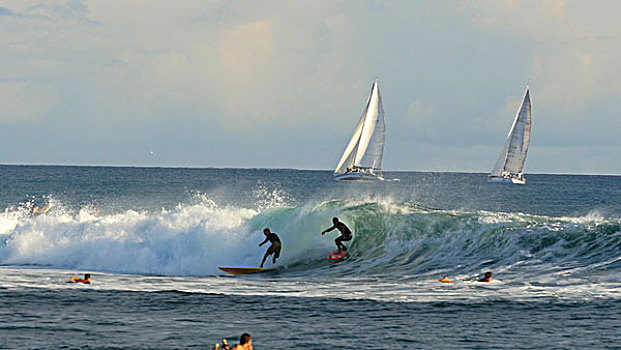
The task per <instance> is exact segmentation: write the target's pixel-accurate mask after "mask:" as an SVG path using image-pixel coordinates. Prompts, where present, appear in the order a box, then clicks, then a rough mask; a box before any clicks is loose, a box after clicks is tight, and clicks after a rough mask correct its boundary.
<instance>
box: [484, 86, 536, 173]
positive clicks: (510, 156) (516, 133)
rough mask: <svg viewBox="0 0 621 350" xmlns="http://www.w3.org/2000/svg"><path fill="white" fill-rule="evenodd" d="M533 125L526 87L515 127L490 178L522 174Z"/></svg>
mask: <svg viewBox="0 0 621 350" xmlns="http://www.w3.org/2000/svg"><path fill="white" fill-rule="evenodd" d="M531 125H532V112H531V104H530V91H529V89H528V87H526V93H525V94H524V99H523V100H522V105H521V106H520V108H519V109H518V112H517V115H516V116H515V119H514V120H513V125H511V129H510V130H509V134H508V135H507V140H506V141H505V146H504V148H503V150H502V152H501V153H500V157H498V160H497V161H496V164H495V165H494V168H493V169H492V172H491V174H490V176H502V175H505V174H522V173H523V172H524V162H526V153H527V152H528V145H529V143H530V131H531Z"/></svg>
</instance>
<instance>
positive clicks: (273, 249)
mask: <svg viewBox="0 0 621 350" xmlns="http://www.w3.org/2000/svg"><path fill="white" fill-rule="evenodd" d="M263 234H264V235H265V241H263V242H261V243H259V247H260V246H262V245H264V244H265V243H267V242H271V243H272V245H270V247H269V248H267V251H266V252H265V255H264V256H263V260H262V261H261V267H263V265H264V264H265V260H267V257H268V256H270V255H272V254H274V258H273V259H272V264H275V263H276V259H278V258H279V257H280V250H281V249H282V243H280V238H278V235H277V234H275V233H274V232H271V231H270V229H269V228H266V229H264V230H263Z"/></svg>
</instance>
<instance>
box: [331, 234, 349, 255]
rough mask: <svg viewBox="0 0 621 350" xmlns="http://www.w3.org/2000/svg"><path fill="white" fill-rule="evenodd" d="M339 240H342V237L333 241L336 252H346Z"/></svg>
mask: <svg viewBox="0 0 621 350" xmlns="http://www.w3.org/2000/svg"><path fill="white" fill-rule="evenodd" d="M341 238H343V237H342V236H341V237H337V239H335V240H334V242H335V243H336V248H337V249H338V250H342V251H346V250H347V247H346V246H345V245H344V244H343V243H342V242H341Z"/></svg>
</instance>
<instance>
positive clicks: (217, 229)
mask: <svg viewBox="0 0 621 350" xmlns="http://www.w3.org/2000/svg"><path fill="white" fill-rule="evenodd" d="M0 170H1V171H2V173H3V175H4V176H3V178H2V182H1V186H0V193H1V194H2V196H1V197H0V205H1V206H2V212H1V213H0V277H1V283H0V293H2V294H4V296H7V295H8V296H13V297H14V299H15V300H14V302H15V301H17V302H18V303H19V302H23V303H26V302H28V303H32V301H33V300H38V299H40V298H50V300H53V301H54V302H62V303H66V302H67V300H66V299H67V298H70V297H69V296H74V297H75V295H74V294H75V293H78V295H79V296H80V298H83V297H84V296H85V295H84V294H83V293H91V294H88V295H94V294H93V293H100V294H96V295H98V297H97V299H98V300H123V301H124V302H125V303H126V304H127V305H126V307H130V308H132V307H133V308H140V307H142V305H143V304H142V303H144V300H140V301H136V300H134V299H135V298H138V299H140V297H137V295H138V296H144V298H147V299H149V300H150V299H152V298H154V299H158V298H164V299H165V300H167V301H166V302H165V303H164V304H165V305H168V304H167V303H170V302H171V301H170V300H169V299H172V300H174V302H173V303H180V304H184V303H185V302H186V301H187V296H188V295H193V296H196V298H212V297H213V296H214V295H217V296H218V298H220V300H217V301H213V300H211V299H209V300H210V301H206V300H204V299H201V300H202V302H201V303H200V307H199V308H204V307H206V308H208V310H204V311H205V312H206V313H207V315H209V318H211V317H217V318H218V319H219V320H222V323H218V327H215V328H214V323H213V322H211V323H209V324H210V325H209V327H208V328H209V329H210V330H209V331H206V330H205V329H203V332H207V334H211V333H210V332H215V331H216V330H218V329H219V330H220V331H225V332H230V333H231V337H233V334H234V333H236V332H241V331H243V330H242V329H239V330H238V329H237V327H234V326H230V321H231V320H233V319H234V318H231V319H229V318H230V317H231V316H229V315H228V314H227V315H223V314H220V313H219V311H218V310H217V307H216V306H217V305H219V304H222V303H224V304H227V305H228V304H230V305H228V306H227V307H228V309H229V310H231V311H236V312H242V311H241V310H239V308H238V307H237V306H235V305H236V304H237V303H239V302H242V303H246V302H248V303H252V304H253V306H252V307H251V309H252V308H256V307H258V306H254V304H255V303H256V302H258V300H270V303H272V304H278V305H281V306H280V307H279V308H277V309H275V310H272V309H269V308H268V309H264V308H259V309H256V310H255V313H257V314H262V315H263V316H262V317H267V318H268V319H270V320H272V321H274V320H282V319H292V320H296V319H299V318H300V317H307V316H308V315H306V313H307V312H309V311H308V310H307V309H306V308H305V307H303V305H307V306H308V307H309V308H310V310H313V309H317V307H326V305H331V306H329V307H328V308H329V309H332V308H336V309H340V308H342V307H345V308H346V309H347V308H350V307H351V306H352V305H358V304H345V305H346V306H344V304H343V303H348V301H349V302H354V303H376V304H371V305H373V307H372V309H373V308H375V307H377V305H378V304H377V303H380V304H381V305H382V306H381V307H380V309H381V310H384V311H385V312H379V315H383V316H382V317H378V318H376V317H372V318H371V319H367V320H366V321H365V323H364V324H375V325H376V326H378V327H379V329H384V330H386V329H392V328H391V327H397V328H399V327H402V328H403V332H401V333H399V332H397V333H398V334H396V335H394V336H387V335H386V333H385V332H381V331H377V332H373V331H372V332H371V333H369V339H368V340H367V345H369V346H368V347H366V346H358V348H385V347H384V346H382V345H381V344H383V341H392V342H396V343H395V345H398V344H401V347H405V348H408V347H412V348H418V347H422V348H429V347H432V348H433V347H435V346H433V345H434V344H436V343H434V342H433V341H431V340H429V341H422V342H420V343H418V342H417V341H413V339H414V338H416V339H420V338H421V337H423V338H424V336H423V335H422V334H420V333H419V332H417V331H416V329H417V326H416V325H417V324H418V323H417V322H416V321H415V319H416V318H423V319H425V318H427V320H426V321H425V322H427V323H429V322H431V323H432V324H433V323H434V322H436V323H438V322H440V323H442V322H443V321H441V320H438V319H434V317H436V314H434V313H428V311H429V308H432V309H433V308H435V307H438V306H437V305H438V303H440V304H441V305H444V306H442V307H446V308H449V309H453V308H456V310H452V311H451V313H453V314H454V315H455V317H457V318H458V319H459V320H461V322H467V321H468V320H470V319H471V316H469V313H470V312H472V311H473V310H479V309H480V308H481V305H485V304H488V303H500V304H498V305H500V306H497V307H496V309H497V311H489V312H491V314H490V315H489V319H487V318H486V316H481V317H482V322H483V323H486V322H488V323H489V325H488V326H489V327H492V326H493V325H494V324H495V323H494V322H495V319H496V320H497V319H498V318H499V317H501V316H500V315H499V314H498V312H502V313H503V314H502V315H503V316H502V317H504V316H505V315H508V314H514V313H515V315H514V316H512V317H513V318H514V319H512V320H507V322H518V320H519V319H520V318H521V319H522V322H518V324H519V325H518V326H515V327H518V329H519V328H520V327H525V323H524V322H526V323H528V322H530V323H532V322H538V321H540V320H547V319H550V318H554V317H556V316H558V315H559V314H560V315H565V314H566V313H572V312H573V313H578V314H581V313H582V312H584V313H585V314H586V315H591V316H589V318H588V319H593V320H594V319H595V318H596V317H594V316H593V312H592V310H591V308H594V309H596V310H598V311H597V312H604V313H605V314H604V315H603V316H605V318H607V319H609V320H610V322H608V323H606V325H605V326H603V325H602V326H601V327H605V328H606V329H608V328H607V327H613V329H614V328H615V327H618V326H619V325H621V323H619V319H621V316H620V313H619V311H618V310H619V308H618V305H619V300H621V204H620V203H621V177H615V176H569V175H565V176H560V175H530V176H529V184H528V185H526V186H511V185H505V184H489V183H486V181H485V180H486V178H485V175H484V174H463V173H406V172H400V173H389V174H387V177H389V178H399V179H400V181H392V182H384V183H365V184H358V183H355V184H354V183H341V182H336V181H333V180H332V179H331V174H330V173H329V172H327V171H299V170H289V169H283V170H267V169H165V168H106V167H45V166H40V167H35V166H27V167H24V166H0ZM45 204H50V205H51V209H50V211H49V212H47V213H45V214H42V215H34V214H32V207H33V206H34V205H38V206H39V207H42V206H43V205H45ZM335 216H337V217H339V219H340V220H341V221H343V222H345V223H346V224H347V225H348V226H349V227H350V228H351V229H352V231H353V232H354V239H353V240H352V241H350V242H349V243H348V245H349V250H348V256H347V257H346V258H345V259H344V260H343V261H340V262H336V263H335V262H332V261H328V260H327V259H326V255H327V254H328V253H329V252H330V251H332V250H334V249H335V245H334V242H333V240H334V239H335V238H336V237H337V234H336V233H334V232H332V233H328V234H326V235H325V236H322V235H321V231H323V230H324V229H326V228H328V227H329V226H331V219H332V217H335ZM265 227H269V228H270V229H271V230H272V231H274V232H276V233H278V235H279V236H280V238H281V240H282V243H283V250H282V254H281V258H280V259H279V260H278V263H277V264H276V265H274V266H272V265H271V262H270V263H268V264H267V266H266V267H274V268H275V270H274V271H273V272H269V273H265V274H260V275H253V276H243V277H233V276H228V275H226V274H225V273H223V272H221V271H220V270H218V266H257V265H258V264H259V263H260V261H261V258H262V256H263V254H264V252H265V249H266V247H265V246H264V247H261V248H260V247H258V244H259V243H260V242H261V241H262V240H263V239H264V236H263V234H262V230H263V228H265ZM485 271H492V272H493V274H494V281H493V282H492V283H488V284H482V283H480V282H477V280H478V279H479V278H480V277H481V275H482V274H483V273H484V272H485ZM84 273H90V274H92V275H93V280H94V284H93V285H92V286H75V285H71V284H67V283H65V282H66V280H67V279H68V278H69V277H70V276H72V275H78V274H84ZM443 276H448V277H449V278H450V279H451V280H453V281H454V282H455V283H453V284H443V283H439V282H438V279H440V278H441V277H443ZM136 293H138V294H136ZM170 293H173V294H170ZM178 293H181V294H178ZM222 298H224V299H222ZM257 298H258V299H257ZM507 303H508V304H507ZM156 304H157V303H156ZM259 304H260V302H259ZM10 305H16V304H14V303H12V304H10ZM291 305H295V307H293V306H291ZM429 305H431V306H429ZM524 305H528V307H530V308H533V310H535V311H533V310H531V311H529V312H528V313H522V312H520V308H523V307H524ZM537 305H539V306H537ZM195 306H196V305H195ZM100 307H101V306H98V308H100ZM160 307H161V305H160ZM583 307H586V308H587V309H589V310H588V311H587V310H582V308H583ZM13 308H14V306H9V309H8V310H7V311H5V312H6V314H7V315H9V314H10V315H11V317H14V311H15V310H18V308H14V309H13ZM214 308H215V309H214ZM404 308H405V309H409V308H413V309H412V310H410V311H411V312H412V313H413V314H412V313H410V315H409V316H408V315H405V314H404V315H403V319H391V318H390V315H394V314H395V312H397V311H396V310H401V309H404ZM419 308H420V310H419ZM11 309H12V311H13V312H11V311H10V310H11ZM158 310H159V309H158ZM365 310H366V311H365ZM417 310H418V311H417ZM602 310H603V311H602ZM100 311H101V312H103V313H111V314H112V315H116V316H118V317H121V316H123V315H124V311H123V308H122V307H120V306H119V307H115V306H110V307H104V308H103V309H102V310H100ZM151 311H152V312H153V310H151ZM168 311H170V312H171V313H172V314H174V313H175V311H178V313H179V314H177V315H175V317H181V318H184V317H187V318H189V319H193V317H194V315H193V314H192V312H190V313H189V314H188V313H187V312H189V311H183V310H181V309H177V307H176V306H175V307H171V308H170V309H169V310H168ZM285 311H286V312H285ZM47 312H48V311H46V310H39V312H38V313H37V315H41V314H47ZM155 312H159V311H155ZM325 312H326V314H324V313H319V316H317V317H320V316H321V315H327V313H329V312H330V311H329V310H326V311H325ZM348 312H350V313H351V314H352V316H355V317H357V318H358V319H360V320H362V319H365V318H369V317H370V315H374V314H375V313H376V311H369V310H368V308H366V309H365V308H357V307H354V308H353V309H351V310H349V311H348ZM486 312H487V311H486ZM172 314H171V315H172ZM414 314H416V315H417V316H416V317H414V318H413V319H410V318H412V317H413V316H412V315H414ZM483 314H485V313H483ZM171 315H168V314H166V316H162V317H163V319H165V320H168V322H169V323H170V322H173V323H174V321H173V320H172V319H171V318H170V317H172V316H171ZM207 315H203V317H206V316H207ZM423 315H427V316H423ZM460 315H461V316H460ZM196 317H198V318H200V317H201V316H196ZM430 317H431V319H429V318H430ZM121 318H122V317H121ZM320 318H321V317H320ZM533 318H534V319H533ZM73 321H74V322H78V324H82V325H84V324H85V323H86V324H87V323H88V322H86V321H85V320H84V319H80V318H78V319H77V320H73ZM143 321H144V320H143ZM195 321H196V320H195ZM225 321H226V322H225ZM6 322H8V321H5V323H4V324H2V323H0V325H1V326H2V327H0V335H4V336H5V337H0V338H5V339H13V340H15V339H16V337H17V338H19V337H21V336H22V335H23V334H21V331H20V330H19V329H18V330H15V329H13V328H12V327H15V324H14V323H10V322H9V323H6ZM149 322H155V323H159V322H163V321H162V320H158V321H149ZM307 322H310V323H313V322H315V321H307ZM317 322H319V324H323V326H325V327H331V324H330V321H329V318H328V319H327V320H323V319H321V320H318V321H317ZM560 322H561V324H562V321H560ZM593 322H595V321H593ZM611 322H612V323H611ZM147 323H148V322H147ZM302 323H303V322H302ZM227 324H228V325H229V327H228V328H227ZM442 324H443V327H448V329H452V331H456V329H453V328H452V327H454V326H447V325H446V324H444V323H442ZM486 324H487V323H486ZM436 325H437V324H436ZM39 326H40V324H38V323H37V322H34V323H33V324H31V325H29V326H28V327H29V329H31V328H33V327H34V328H37V327H39ZM306 326H307V327H310V326H309V325H308V324H306ZM359 326H360V325H359ZM151 327H156V328H157V325H156V324H151ZM247 327H255V328H254V332H255V335H253V336H254V337H255V339H257V337H260V336H261V335H262V334H263V336H264V339H263V344H265V345H269V344H271V345H269V346H271V347H272V348H279V346H277V344H292V343H291V342H292V341H293V340H292V338H291V337H292V333H291V332H292V331H294V330H295V331H297V333H298V334H299V333H301V332H302V333H303V332H306V331H307V329H306V328H304V327H302V324H300V325H296V326H293V325H291V324H281V327H280V328H282V329H281V330H280V331H279V332H277V333H278V334H279V337H274V336H273V335H271V336H268V334H270V332H273V330H271V328H269V327H267V328H265V326H261V327H264V328H265V329H264V328H261V327H258V326H257V325H256V324H252V323H250V322H249V323H248V326H247ZM386 327H388V328H386ZM426 327H431V328H425V329H426V330H425V332H432V333H433V327H432V325H428V326H426ZM489 327H488V328H489ZM515 327H513V328H515ZM555 327H558V325H555ZM85 328H87V329H89V327H88V326H85ZM199 328H200V327H199ZM231 328H234V329H231ZM509 328H511V327H509ZM96 329H97V327H95V328H93V329H90V331H96ZM123 329H124V330H125V331H126V332H128V334H132V335H133V336H135V334H136V332H141V331H144V328H142V327H141V326H137V325H135V324H134V325H131V324H129V325H126V327H124V328H123ZM477 329H479V328H477ZM562 329H565V328H562ZM585 329H586V328H585ZM411 332H413V333H412V334H411V337H410V336H408V335H407V334H410V333H411ZM502 332H506V331H503V330H501V334H502V335H503V336H505V337H506V336H507V334H504V333H502ZM58 333H59V334H62V333H64V332H58ZM69 333H71V332H69ZM104 333H105V332H104ZM294 333H295V332H294ZM344 333H345V334H346V335H347V334H349V332H348V331H344ZM354 333H355V332H354ZM462 333H463V332H462ZM475 333H476V332H475ZM527 333H528V332H527ZM562 333H563V331H561V332H560V333H559V332H558V331H557V335H558V334H561V335H562ZM574 333H575V331H574ZM578 333H579V332H578ZM106 334H107V333H106ZM533 334H535V333H533ZM153 336H154V337H157V336H158V335H157V334H155V333H154V335H153ZM213 336H214V337H215V338H213V339H205V342H204V343H202V342H199V343H200V347H202V346H205V345H206V344H209V341H212V340H213V341H216V340H218V337H220V336H219V335H218V336H216V335H215V334H213ZM335 336H336V335H335ZM351 336H352V337H353V334H351ZM526 336H527V337H528V335H526ZM294 338H295V337H294ZM347 338H348V336H345V339H347ZM354 338H355V337H354ZM470 338H477V335H474V334H471V335H470ZM51 339H55V341H56V342H52V344H55V345H56V346H77V347H82V346H89V347H98V346H100V347H102V348H106V347H109V346H110V345H111V343H110V341H112V340H111V339H113V337H111V336H110V337H107V335H106V336H103V338H102V339H108V342H107V343H106V342H105V341H104V342H103V343H92V342H90V343H89V342H86V343H75V342H72V341H68V340H64V339H65V338H61V337H60V336H59V337H58V338H57V337H56V336H52V337H51ZM115 339H116V338H115ZM122 339H125V340H123V341H121V340H119V343H118V344H117V345H116V346H119V347H121V348H127V347H135V348H155V347H158V346H161V347H162V348H170V347H191V346H190V344H189V343H187V342H184V341H183V340H181V339H183V338H179V339H175V338H174V337H173V338H171V339H172V340H171V342H169V343H167V342H166V341H163V342H162V343H156V342H152V341H145V342H136V340H131V339H130V338H129V337H128V338H122ZM132 339H133V338H132ZM283 339H284V340H283ZM287 339H288V340H287ZM296 339H297V338H296ZM339 339H340V338H339ZM398 339H401V340H398ZM430 339H431V338H430ZM572 339H573V340H572ZM617 339H618V336H616V333H614V332H613V333H612V334H610V336H609V337H600V338H599V340H598V341H591V342H587V343H584V342H585V341H587V340H589V341H590V340H591V338H589V337H588V336H584V335H583V336H582V338H580V339H579V337H576V338H572V337H570V340H572V341H570V342H569V343H567V345H566V346H565V347H566V348H572V347H580V346H586V345H588V346H589V347H594V348H597V347H601V348H607V347H608V344H609V343H610V344H614V343H615V342H616V340H617ZM278 340H282V341H284V343H279V342H278ZM304 340H305V341H307V345H306V346H302V348H328V344H331V343H330V341H328V340H325V343H324V342H323V340H318V339H317V338H316V337H312V339H304ZM380 340H381V341H380ZM333 341H334V340H333ZM339 341H342V343H340V344H341V345H340V346H341V347H344V348H349V345H348V344H349V343H348V342H346V341H345V340H344V339H340V340H339ZM400 341H403V343H401V342H400ZM549 341H550V343H541V344H540V345H541V346H542V347H546V346H553V345H554V344H557V343H555V342H554V341H553V338H550V339H549ZM270 342H271V343H270ZM477 342H478V343H477V344H479V345H483V346H482V348H487V347H486V342H485V337H483V338H482V339H478V340H477ZM581 342H582V343H581ZM608 342H609V343H608ZM255 343H256V344H258V345H257V348H268V347H267V346H266V347H261V342H260V341H259V339H257V341H256V342H255ZM29 344H30V345H29V347H37V348H39V347H41V346H42V343H41V344H40V343H29ZM442 344H443V347H444V348H451V347H455V348H460V347H461V346H460V345H462V346H464V344H461V343H459V342H458V341H450V339H449V340H447V342H445V343H442ZM510 344H512V346H509V347H508V348H520V347H521V346H524V347H525V348H528V344H523V343H520V342H515V343H510ZM0 345H4V346H9V345H10V343H9V342H8V341H7V342H6V343H2V341H0ZM436 345H437V344H436ZM487 345H491V344H487ZM531 345H532V344H531ZM56 346H51V348H54V347H56ZM613 346H614V345H613ZM465 347H468V346H465ZM492 347H493V346H492Z"/></svg>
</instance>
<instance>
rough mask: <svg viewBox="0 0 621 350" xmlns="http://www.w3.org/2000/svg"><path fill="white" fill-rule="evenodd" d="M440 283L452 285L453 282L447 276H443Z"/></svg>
mask: <svg viewBox="0 0 621 350" xmlns="http://www.w3.org/2000/svg"><path fill="white" fill-rule="evenodd" d="M439 281H440V282H442V283H453V281H451V280H450V279H449V278H448V276H444V277H442V278H440V279H439Z"/></svg>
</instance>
